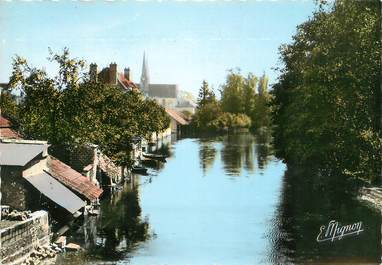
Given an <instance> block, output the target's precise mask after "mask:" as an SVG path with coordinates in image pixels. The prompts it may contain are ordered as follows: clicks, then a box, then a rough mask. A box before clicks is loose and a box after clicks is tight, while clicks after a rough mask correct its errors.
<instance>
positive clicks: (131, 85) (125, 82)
mask: <svg viewBox="0 0 382 265" xmlns="http://www.w3.org/2000/svg"><path fill="white" fill-rule="evenodd" d="M118 81H119V82H121V83H122V85H123V86H124V87H126V88H130V89H138V87H137V86H136V85H135V83H134V82H133V81H131V80H127V79H126V78H125V76H124V75H123V74H122V73H120V74H119V77H118Z"/></svg>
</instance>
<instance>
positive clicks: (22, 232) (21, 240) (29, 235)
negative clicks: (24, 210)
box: [0, 211, 50, 264]
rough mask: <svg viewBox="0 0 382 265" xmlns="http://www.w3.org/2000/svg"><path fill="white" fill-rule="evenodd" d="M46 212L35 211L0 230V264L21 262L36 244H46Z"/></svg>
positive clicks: (48, 234)
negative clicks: (27, 217)
mask: <svg viewBox="0 0 382 265" xmlns="http://www.w3.org/2000/svg"><path fill="white" fill-rule="evenodd" d="M49 243H50V228H49V221H48V213H47V212H46V211H37V212H34V213H32V217H31V218H29V219H27V220H25V221H20V222H19V223H16V224H14V225H12V226H10V227H7V228H4V229H2V230H1V231H0V249H1V250H0V251H1V252H0V253H1V256H0V258H1V262H0V264H21V263H22V262H23V260H24V259H25V258H26V257H28V256H29V255H30V254H31V253H32V252H33V250H34V248H35V247H37V246H48V245H49Z"/></svg>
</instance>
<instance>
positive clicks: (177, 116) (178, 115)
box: [166, 109, 189, 125]
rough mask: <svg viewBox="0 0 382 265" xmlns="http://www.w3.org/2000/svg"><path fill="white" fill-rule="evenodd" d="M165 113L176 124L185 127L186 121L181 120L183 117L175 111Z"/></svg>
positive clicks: (169, 110) (168, 110)
mask: <svg viewBox="0 0 382 265" xmlns="http://www.w3.org/2000/svg"><path fill="white" fill-rule="evenodd" d="M166 112H167V114H168V115H169V116H170V117H171V118H173V119H174V120H175V121H176V122H177V123H179V124H180V125H187V124H188V123H189V122H188V121H186V120H185V119H184V118H183V115H182V114H181V113H180V112H178V111H176V110H173V109H166Z"/></svg>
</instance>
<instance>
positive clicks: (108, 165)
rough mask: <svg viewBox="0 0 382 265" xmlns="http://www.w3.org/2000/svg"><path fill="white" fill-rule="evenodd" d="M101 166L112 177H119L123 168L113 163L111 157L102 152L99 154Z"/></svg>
mask: <svg viewBox="0 0 382 265" xmlns="http://www.w3.org/2000/svg"><path fill="white" fill-rule="evenodd" d="M99 167H100V168H101V170H102V171H103V172H105V173H106V175H108V176H109V177H110V178H119V177H120V175H121V170H120V169H119V168H118V167H117V166H116V165H115V164H114V163H113V161H111V159H110V158H109V157H107V156H106V155H104V154H102V153H101V154H100V155H99Z"/></svg>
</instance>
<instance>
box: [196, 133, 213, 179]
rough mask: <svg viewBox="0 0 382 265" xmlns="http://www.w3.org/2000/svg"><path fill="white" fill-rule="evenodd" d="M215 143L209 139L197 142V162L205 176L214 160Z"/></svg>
mask: <svg viewBox="0 0 382 265" xmlns="http://www.w3.org/2000/svg"><path fill="white" fill-rule="evenodd" d="M214 144H215V142H214V141H212V140H210V139H201V140H200V141H199V160H200V167H201V168H202V170H203V175H204V176H205V175H206V173H207V171H208V169H210V168H211V167H212V165H213V163H214V161H215V158H216V153H217V151H216V148H215V146H214Z"/></svg>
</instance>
